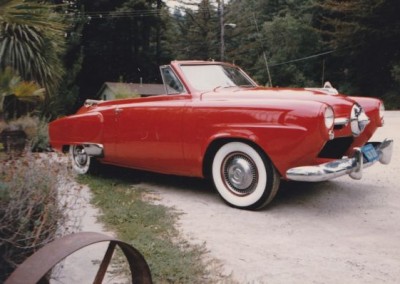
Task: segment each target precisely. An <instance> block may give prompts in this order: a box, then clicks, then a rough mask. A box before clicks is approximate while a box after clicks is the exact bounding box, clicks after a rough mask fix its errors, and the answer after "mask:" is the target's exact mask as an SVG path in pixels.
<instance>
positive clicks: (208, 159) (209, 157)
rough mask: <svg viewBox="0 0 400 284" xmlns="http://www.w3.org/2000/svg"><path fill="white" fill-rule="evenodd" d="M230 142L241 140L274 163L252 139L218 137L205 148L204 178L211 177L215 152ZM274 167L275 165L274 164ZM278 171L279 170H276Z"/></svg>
mask: <svg viewBox="0 0 400 284" xmlns="http://www.w3.org/2000/svg"><path fill="white" fill-rule="evenodd" d="M230 142H242V143H245V144H247V145H249V146H251V147H253V148H254V149H255V150H256V151H257V152H258V153H260V155H262V156H263V157H264V158H266V159H268V160H269V161H271V163H272V164H273V165H274V163H273V161H272V160H271V158H270V157H269V156H268V154H267V153H266V152H265V151H264V150H263V149H262V148H261V147H260V146H259V145H258V144H257V143H256V142H254V141H252V140H250V139H246V138H242V137H219V138H216V139H214V140H213V141H211V143H209V145H208V147H207V150H206V151H205V154H204V158H203V165H202V166H203V169H202V170H203V176H204V177H205V178H207V179H208V178H210V177H211V165H212V161H213V158H214V156H215V154H216V153H217V151H218V149H219V148H221V147H222V146H223V145H225V144H227V143H230ZM274 167H275V165H274ZM278 172H279V171H278Z"/></svg>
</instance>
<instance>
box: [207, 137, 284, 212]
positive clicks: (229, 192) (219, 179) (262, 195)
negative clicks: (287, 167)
mask: <svg viewBox="0 0 400 284" xmlns="http://www.w3.org/2000/svg"><path fill="white" fill-rule="evenodd" d="M212 177H213V181H214V185H215V187H216V189H217V191H218V193H219V194H220V195H221V197H222V198H223V199H224V201H225V202H227V203H228V204H229V205H231V206H233V207H236V208H241V209H251V210H257V209H261V208H263V207H264V206H266V205H267V204H268V203H269V202H271V201H272V199H273V198H274V197H275V195H276V193H277V192H278V189H279V183H280V179H279V175H278V173H277V171H276V169H275V168H274V166H273V165H272V163H271V162H270V161H269V159H268V158H267V157H265V155H263V154H262V153H259V151H258V150H256V149H255V148H253V147H251V146H250V145H248V144H245V143H242V142H230V143H227V144H225V145H223V146H222V147H221V148H220V149H219V150H218V151H217V153H216V154H215V156H214V160H213V163H212Z"/></svg>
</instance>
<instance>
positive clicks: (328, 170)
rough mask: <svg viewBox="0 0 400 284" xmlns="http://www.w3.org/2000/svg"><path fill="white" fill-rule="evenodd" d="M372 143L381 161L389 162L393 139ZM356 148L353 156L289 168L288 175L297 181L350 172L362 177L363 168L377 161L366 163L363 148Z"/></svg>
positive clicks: (316, 180) (351, 174) (356, 176)
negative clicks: (314, 164)
mask: <svg viewBox="0 0 400 284" xmlns="http://www.w3.org/2000/svg"><path fill="white" fill-rule="evenodd" d="M371 144H373V145H374V147H375V150H376V151H377V152H378V155H379V162H380V163H382V164H385V165H386V164H389V163H390V160H391V157H392V152H393V140H392V139H385V140H384V141H383V142H381V143H379V142H378V143H371ZM354 150H355V154H354V157H352V158H343V159H340V160H334V161H332V162H328V163H324V164H320V165H316V166H303V167H296V168H291V169H289V170H287V172H286V177H287V178H288V179H289V180H295V181H306V182H320V181H326V180H329V179H333V178H337V177H340V176H343V175H346V174H348V175H350V177H351V178H353V179H361V178H362V172H363V169H364V168H368V167H370V166H372V165H373V164H375V163H376V162H377V161H373V162H367V163H365V162H364V157H363V155H362V152H361V149H360V148H355V149H354Z"/></svg>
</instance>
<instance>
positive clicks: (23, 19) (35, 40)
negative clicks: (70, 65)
mask: <svg viewBox="0 0 400 284" xmlns="http://www.w3.org/2000/svg"><path fill="white" fill-rule="evenodd" d="M54 10H55V6H54V5H49V4H46V3H43V2H39V1H32V0H30V1H29V0H28V1H27V0H25V1H23V0H0V70H4V69H5V68H6V67H7V66H9V67H11V68H12V69H14V70H15V71H16V72H17V73H18V74H19V75H20V76H21V77H22V78H23V80H26V81H36V82H37V83H39V84H40V85H41V86H42V87H44V88H45V89H46V99H48V98H49V96H50V95H52V94H54V92H55V91H56V89H57V86H58V84H59V82H60V80H61V77H62V75H63V67H62V63H61V55H62V53H63V50H64V33H65V29H66V25H65V24H64V23H63V22H62V17H61V16H60V15H59V14H57V13H55V12H54Z"/></svg>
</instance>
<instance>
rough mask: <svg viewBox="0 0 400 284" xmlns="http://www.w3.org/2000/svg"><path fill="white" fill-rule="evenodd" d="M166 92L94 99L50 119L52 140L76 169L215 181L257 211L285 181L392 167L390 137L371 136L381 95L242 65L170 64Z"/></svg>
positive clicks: (164, 72) (237, 202)
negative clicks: (353, 93)
mask: <svg viewBox="0 0 400 284" xmlns="http://www.w3.org/2000/svg"><path fill="white" fill-rule="evenodd" d="M160 70H161V76H162V79H163V82H164V86H165V94H163V95H157V96H152V97H145V98H132V99H124V100H112V101H97V100H87V101H86V102H85V105H84V106H83V107H82V108H81V109H80V110H79V111H78V112H77V113H76V114H74V115H71V116H68V117H64V118H60V119H58V120H55V121H53V122H52V123H50V126H49V134H50V143H51V145H52V147H53V148H54V149H56V150H58V151H62V152H68V153H69V155H70V156H71V160H72V165H73V168H74V169H75V170H76V171H77V172H78V173H81V174H84V173H86V172H88V171H89V170H90V168H91V166H93V164H94V163H93V162H94V160H97V161H99V162H100V163H104V164H112V165H118V166H123V167H130V168H135V169H141V170H147V171H153V172H158V173H164V174H173V175H183V176H192V177H203V178H211V179H212V180H213V182H214V185H215V187H216V189H217V191H218V192H219V194H220V195H221V197H222V198H223V200H224V201H225V202H227V203H228V204H230V205H231V206H234V207H237V208H242V209H260V208H262V207H264V206H265V205H267V204H268V203H269V202H270V201H271V200H272V199H273V198H274V196H275V195H276V193H277V191H278V188H279V183H280V180H281V179H283V180H295V181H308V182H318V181H324V180H328V179H332V178H335V177H339V176H343V175H346V174H348V175H350V177H352V178H354V179H360V178H361V176H362V171H363V168H366V167H368V166H370V165H372V164H374V163H375V162H377V161H379V162H381V163H382V164H388V163H389V162H390V159H391V155H392V147H393V140H390V139H385V140H384V141H381V142H368V140H369V139H370V138H371V136H372V135H373V133H374V132H375V130H376V129H377V128H378V127H381V126H382V125H383V114H384V106H383V103H382V101H380V100H378V99H374V98H366V97H349V96H344V95H341V94H338V92H337V91H336V89H334V88H332V87H331V86H330V84H326V85H325V86H324V88H320V89H317V88H305V89H284V88H265V87H261V86H258V85H257V84H256V83H255V82H254V81H253V80H252V79H251V78H250V77H249V76H248V75H247V74H246V73H245V72H243V71H242V70H241V69H240V68H238V67H237V66H234V65H231V64H226V63H221V62H211V61H173V62H171V64H170V65H166V66H162V67H161V68H160Z"/></svg>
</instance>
